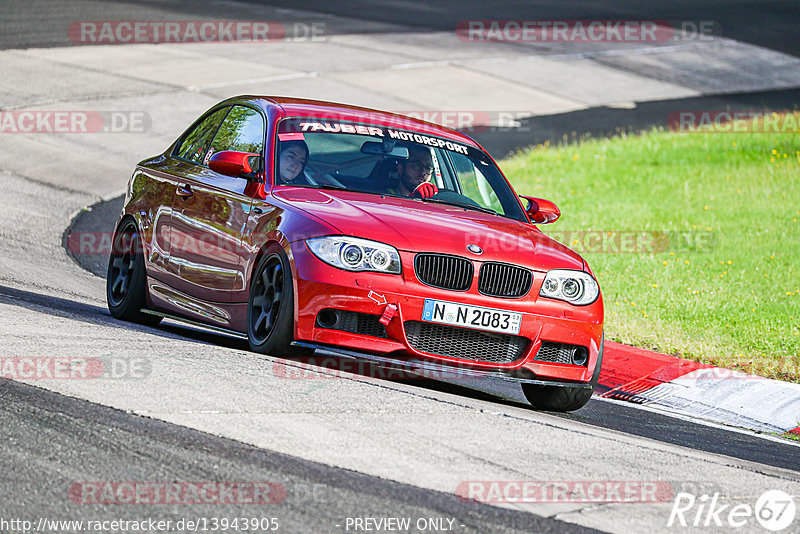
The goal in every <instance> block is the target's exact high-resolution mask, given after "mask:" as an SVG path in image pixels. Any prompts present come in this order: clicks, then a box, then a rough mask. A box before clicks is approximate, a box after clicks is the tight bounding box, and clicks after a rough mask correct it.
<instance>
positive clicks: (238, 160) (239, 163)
mask: <svg viewBox="0 0 800 534" xmlns="http://www.w3.org/2000/svg"><path fill="white" fill-rule="evenodd" d="M253 156H255V157H258V156H259V154H253V153H251V152H234V151H233V150H223V151H221V152H217V153H216V154H214V155H213V156H211V159H209V160H208V166H209V167H210V168H211V170H212V171H214V172H218V173H220V174H224V175H225V176H233V177H234V178H238V177H240V176H242V177H243V178H247V179H250V176H248V175H251V173H252V172H253V169H252V168H251V167H250V161H249V160H250V158H252V157H253ZM243 175H244V176H243Z"/></svg>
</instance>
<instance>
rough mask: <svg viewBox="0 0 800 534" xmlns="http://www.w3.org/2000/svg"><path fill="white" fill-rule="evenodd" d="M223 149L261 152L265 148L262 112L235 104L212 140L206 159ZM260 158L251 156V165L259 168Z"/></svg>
mask: <svg viewBox="0 0 800 534" xmlns="http://www.w3.org/2000/svg"><path fill="white" fill-rule="evenodd" d="M222 150H234V151H236V152H252V153H253V154H261V153H262V151H263V150H264V119H263V118H262V116H261V113H259V112H258V111H256V110H255V109H253V108H248V107H245V106H233V108H231V112H230V113H228V116H227V117H225V120H224V121H223V122H222V126H220V127H219V130H217V135H215V136H214V140H213V141H212V142H211V150H209V151H208V154H207V155H206V161H208V158H209V157H211V155H212V154H214V153H216V152H220V151H222ZM259 159H260V158H256V157H253V158H251V159H250V166H251V167H253V168H254V169H257V168H259V166H260V165H259V163H258V160H259Z"/></svg>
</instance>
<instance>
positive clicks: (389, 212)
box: [274, 188, 583, 271]
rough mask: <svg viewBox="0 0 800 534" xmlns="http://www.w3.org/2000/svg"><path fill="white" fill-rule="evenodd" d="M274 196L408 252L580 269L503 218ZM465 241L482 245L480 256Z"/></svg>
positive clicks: (310, 195)
mask: <svg viewBox="0 0 800 534" xmlns="http://www.w3.org/2000/svg"><path fill="white" fill-rule="evenodd" d="M274 196H275V197H276V198H277V199H279V200H282V201H284V202H286V203H287V204H288V205H289V206H292V207H294V208H296V209H300V210H302V211H304V212H306V213H308V214H311V215H314V216H315V217H317V218H319V219H321V220H322V221H324V222H326V223H327V224H329V225H331V226H333V227H335V228H336V229H338V230H339V231H340V232H341V233H342V234H344V235H351V236H357V237H363V238H365V239H372V240H374V241H380V242H382V243H386V244H389V245H392V246H394V247H395V248H397V249H399V250H405V251H410V252H437V253H443V254H453V255H456V256H465V257H470V258H473V259H476V260H479V261H499V262H504V263H511V264H515V265H522V266H525V267H528V268H530V269H533V270H538V271H548V270H550V269H578V270H583V260H582V259H581V257H580V256H579V255H578V254H576V253H575V252H573V251H572V250H570V249H568V248H567V247H565V246H564V245H562V244H561V243H559V242H557V241H555V240H553V239H550V238H549V237H547V236H546V235H544V234H543V233H542V232H541V231H539V230H538V228H536V227H534V226H531V225H529V224H525V223H521V222H519V221H515V220H513V219H508V218H506V217H500V216H497V215H492V214H489V213H483V212H480V211H476V210H469V209H464V208H459V207H457V206H451V205H446V204H436V203H432V202H423V201H420V200H413V199H405V198H395V197H384V198H382V197H380V196H377V195H370V194H364V193H356V192H352V191H328V190H326V191H321V190H318V189H309V188H291V189H283V190H280V191H277V192H275V195H274ZM468 245H478V246H479V247H481V249H483V253H482V254H480V255H476V254H473V253H471V252H469V251H468V250H467V246H468Z"/></svg>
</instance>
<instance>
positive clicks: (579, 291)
mask: <svg viewBox="0 0 800 534" xmlns="http://www.w3.org/2000/svg"><path fill="white" fill-rule="evenodd" d="M539 295H540V296H542V297H547V298H550V299H558V300H565V301H567V302H569V303H570V304H575V305H576V306H586V305H587V304H591V303H592V302H594V301H595V300H597V297H598V296H599V295H600V286H598V285H597V281H596V280H595V279H594V278H592V277H591V275H589V274H587V273H584V272H583V271H568V270H566V269H554V270H552V271H549V272H548V273H547V276H545V277H544V282H543V283H542V289H541V291H539Z"/></svg>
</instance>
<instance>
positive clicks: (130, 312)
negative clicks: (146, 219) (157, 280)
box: [106, 219, 161, 326]
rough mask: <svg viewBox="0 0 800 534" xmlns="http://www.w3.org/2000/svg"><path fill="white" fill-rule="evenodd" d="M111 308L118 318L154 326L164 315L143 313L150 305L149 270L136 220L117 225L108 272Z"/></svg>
mask: <svg viewBox="0 0 800 534" xmlns="http://www.w3.org/2000/svg"><path fill="white" fill-rule="evenodd" d="M106 301H107V303H108V311H110V312H111V315H113V316H114V317H116V318H117V319H121V320H123V321H130V322H133V323H139V324H144V325H148V326H155V325H157V324H158V323H160V322H161V317H159V316H157V315H150V314H148V313H143V312H142V311H141V310H142V308H145V307H146V306H147V273H146V272H145V266H144V254H143V249H142V240H141V236H140V235H139V229H138V228H137V227H136V223H135V222H134V221H133V220H131V219H126V220H125V221H123V222H122V224H121V225H120V226H119V228H117V231H116V232H115V233H114V240H113V242H112V248H111V256H110V257H109V259H108V271H107V272H106Z"/></svg>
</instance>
